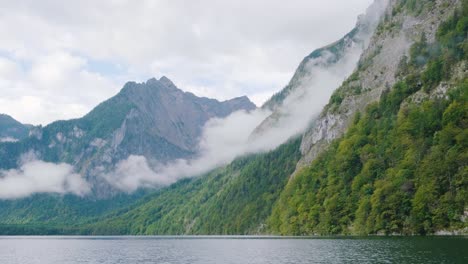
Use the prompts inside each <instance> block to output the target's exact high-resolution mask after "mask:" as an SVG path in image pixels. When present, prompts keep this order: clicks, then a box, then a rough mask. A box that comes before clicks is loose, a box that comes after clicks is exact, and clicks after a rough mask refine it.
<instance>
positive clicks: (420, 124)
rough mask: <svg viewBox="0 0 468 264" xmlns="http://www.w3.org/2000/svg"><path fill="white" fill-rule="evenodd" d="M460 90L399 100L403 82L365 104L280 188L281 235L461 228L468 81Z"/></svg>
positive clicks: (276, 218)
mask: <svg viewBox="0 0 468 264" xmlns="http://www.w3.org/2000/svg"><path fill="white" fill-rule="evenodd" d="M456 91H457V92H458V93H460V94H459V95H458V96H456V97H453V98H452V99H447V100H430V101H426V102H424V103H422V104H421V105H416V104H409V105H406V106H404V107H400V105H401V102H402V100H403V99H405V98H406V97H407V96H408V95H409V94H411V89H409V88H407V86H406V85H404V83H400V84H398V85H397V86H396V87H395V88H394V89H393V90H392V91H391V92H389V93H387V94H385V95H383V98H382V100H381V102H380V103H379V104H374V105H371V106H369V108H368V109H367V111H366V113H365V114H364V115H363V116H362V117H358V118H357V121H356V122H355V123H354V124H353V125H352V126H351V127H350V129H349V131H348V133H347V134H346V135H345V136H344V137H343V138H342V139H340V140H338V141H336V142H334V143H333V144H332V145H331V146H330V148H329V149H328V150H327V151H326V152H325V153H324V154H323V155H321V156H320V157H319V158H318V159H317V160H315V161H314V162H313V163H312V164H311V166H309V167H306V168H304V169H303V170H302V171H300V172H299V173H298V174H297V175H296V176H295V178H294V179H292V180H291V181H290V182H289V184H288V185H287V186H286V188H285V190H284V191H283V193H282V194H281V198H280V199H279V201H278V203H277V204H276V206H275V207H274V210H273V214H272V216H271V217H270V220H269V224H270V228H271V231H272V232H274V233H279V234H293V235H305V234H368V233H385V234H391V233H405V234H410V233H419V234H426V233H432V232H434V231H436V230H441V229H449V228H462V227H464V225H466V224H464V223H463V222H461V220H460V216H461V215H463V212H464V208H465V206H466V203H467V201H468V199H467V198H468V197H467V188H468V178H467V177H466V171H467V169H466V165H467V164H468V155H467V152H466V149H467V145H468V144H467V142H468V140H467V139H468V136H467V131H468V130H467V128H468V127H467V126H468V101H467V100H466V96H467V95H466V93H467V92H468V82H465V83H463V84H461V85H460V86H459V87H458V88H457V90H456Z"/></svg>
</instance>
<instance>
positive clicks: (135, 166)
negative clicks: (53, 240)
mask: <svg viewBox="0 0 468 264" xmlns="http://www.w3.org/2000/svg"><path fill="white" fill-rule="evenodd" d="M361 52H362V47H360V46H358V45H356V46H351V47H349V48H348V49H347V52H346V55H345V56H343V57H342V58H341V59H339V62H338V63H336V64H332V65H330V66H324V63H321V62H320V61H317V60H323V58H322V57H320V58H317V59H314V60H310V61H309V62H308V64H307V65H306V72H307V74H306V75H305V76H304V77H302V78H301V80H300V81H299V84H298V85H297V86H296V87H295V88H294V90H293V91H292V92H291V93H290V94H289V95H288V96H287V98H286V99H285V100H284V101H283V104H281V106H280V107H279V108H278V109H276V110H275V111H274V112H271V111H270V110H266V109H262V108H259V109H257V110H254V111H251V112H245V111H239V112H235V113H233V114H231V115H230V116H228V117H226V118H224V119H219V118H214V119H211V120H209V121H208V122H207V123H206V125H205V126H204V129H203V134H202V137H201V139H200V143H199V152H198V155H197V157H196V158H193V159H189V160H183V159H180V160H176V161H174V162H171V163H168V164H164V165H157V166H155V167H154V168H152V167H151V166H150V165H149V164H150V163H151V161H148V160H146V158H145V157H143V156H133V155H132V156H130V157H129V158H128V159H126V160H123V161H120V162H119V163H118V164H117V165H116V167H115V169H114V170H113V171H111V172H110V173H107V174H105V175H104V177H105V178H106V179H107V180H108V182H109V183H110V184H112V185H113V186H115V187H117V188H118V189H121V190H123V191H127V192H132V191H135V190H136V189H138V188H140V187H154V186H165V185H168V184H171V183H174V182H176V181H177V180H179V179H182V178H187V177H193V176H197V175H200V174H203V173H206V172H208V171H210V170H213V169H215V168H217V167H220V166H223V165H226V164H228V163H230V162H231V161H233V160H234V159H235V158H236V157H239V156H242V155H246V154H252V153H260V152H265V151H269V150H273V149H275V148H276V147H278V146H279V145H281V144H283V143H284V142H286V141H287V140H288V139H290V138H291V137H294V136H296V135H298V134H300V133H302V132H303V131H304V130H305V129H306V128H307V127H308V126H309V125H310V123H311V121H312V120H313V118H314V117H316V116H317V115H318V114H319V113H320V110H321V109H322V108H323V106H324V105H325V104H326V103H327V102H328V100H329V98H330V96H331V94H332V93H333V91H334V90H335V89H336V88H337V87H338V86H339V85H340V84H341V83H342V82H343V81H344V80H345V78H346V77H347V76H349V75H350V74H351V73H352V71H353V69H354V68H355V67H356V64H357V62H358V59H359V56H360V54H361ZM326 55H327V56H334V55H333V54H331V53H329V54H326Z"/></svg>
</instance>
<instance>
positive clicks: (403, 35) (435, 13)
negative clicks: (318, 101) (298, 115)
mask: <svg viewBox="0 0 468 264" xmlns="http://www.w3.org/2000/svg"><path fill="white" fill-rule="evenodd" d="M410 2H414V3H410ZM459 4H460V1H457V0H447V1H397V0H391V1H390V3H389V5H388V8H387V9H386V10H385V12H384V16H383V21H382V23H381V24H380V25H379V26H378V28H377V29H376V32H375V33H374V35H373V36H372V38H371V39H370V43H369V46H368V48H367V49H366V50H365V51H364V52H363V54H362V56H361V58H360V59H359V63H358V67H357V69H356V70H355V71H354V73H353V74H352V75H351V76H350V77H349V78H348V79H347V80H346V81H345V82H344V83H343V84H342V86H341V87H340V88H339V89H337V91H335V93H334V94H333V95H332V98H331V100H330V102H329V104H328V105H327V107H326V108H325V109H324V110H323V111H322V113H321V114H320V117H319V118H318V119H317V120H315V121H314V124H313V125H312V126H311V129H309V130H308V131H307V132H306V133H305V134H304V136H303V140H302V145H301V152H302V154H303V158H302V159H301V161H300V162H299V164H298V167H299V168H300V167H302V166H304V165H306V164H310V163H311V162H312V161H313V160H314V159H315V158H316V157H317V155H318V154H320V153H321V152H322V151H323V150H324V149H326V147H327V146H328V145H329V144H330V142H331V141H332V140H334V139H336V138H338V137H340V136H341V135H343V133H344V132H345V131H346V129H347V128H348V127H349V125H350V123H351V121H352V118H353V117H354V115H355V114H356V113H357V112H362V111H363V110H364V109H365V107H366V106H367V105H369V104H370V103H372V102H375V101H378V100H379V98H380V96H381V94H382V92H383V91H384V90H386V89H389V88H390V87H392V86H393V85H394V84H395V82H396V81H397V78H398V74H397V73H398V72H397V71H398V69H399V64H400V62H401V61H402V58H403V57H404V56H408V55H409V49H410V47H411V45H412V44H413V43H414V42H415V41H417V40H419V39H420V38H421V36H422V34H425V35H426V37H427V40H428V42H433V41H434V39H435V33H436V30H437V28H438V26H439V24H440V23H441V21H445V20H446V19H447V18H448V17H449V16H451V15H452V14H453V11H454V10H455V8H456V7H457V6H459ZM409 5H411V8H410V7H408V6H409Z"/></svg>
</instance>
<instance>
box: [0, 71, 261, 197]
mask: <svg viewBox="0 0 468 264" xmlns="http://www.w3.org/2000/svg"><path fill="white" fill-rule="evenodd" d="M255 108H256V106H255V105H254V104H253V103H252V102H250V100H249V99H248V98H247V97H239V98H234V99H231V100H228V101H224V102H219V101H217V100H214V99H208V98H204V97H197V96H195V95H194V94H192V93H189V92H183V91H182V90H180V89H178V88H177V87H176V86H175V85H174V84H173V83H172V82H171V81H170V80H169V79H168V78H166V77H162V78H161V79H160V80H156V79H154V78H153V79H150V80H148V81H147V82H144V83H135V82H128V83H126V84H125V85H124V87H123V88H122V90H121V91H120V92H119V93H118V94H117V95H115V96H114V97H112V98H110V99H108V100H106V101H105V102H103V103H101V104H99V105H98V106H97V107H95V108H94V109H93V110H92V111H91V112H89V113H88V114H86V115H85V116H84V117H82V118H78V119H73V120H66V121H56V122H53V123H51V124H50V125H47V126H45V127H34V128H33V129H32V130H31V132H30V136H29V137H28V138H25V139H23V140H21V141H19V142H15V143H9V144H0V168H2V169H11V168H16V167H17V165H18V163H19V160H20V159H21V157H22V155H25V153H33V154H34V156H36V158H37V159H41V160H44V161H46V162H54V163H58V162H65V163H68V164H71V165H73V167H74V168H75V170H76V171H77V172H79V173H80V174H81V175H85V176H86V178H87V180H88V181H89V182H91V183H92V186H93V191H94V193H95V195H97V196H98V197H107V196H109V195H112V194H113V193H114V191H113V190H112V187H111V186H110V185H109V183H108V182H107V180H106V179H104V178H103V177H100V174H101V171H102V170H103V169H104V170H106V169H111V168H112V167H113V166H114V165H115V164H116V163H117V162H119V161H121V160H124V159H126V158H128V157H129V156H130V155H140V156H143V157H145V158H146V159H147V160H148V161H149V162H158V163H166V162H168V161H171V160H175V159H179V158H187V157H190V156H192V155H194V154H195V153H196V152H197V143H198V140H199V137H200V136H201V133H202V129H203V126H204V124H205V123H206V121H208V120H209V119H210V118H213V117H219V118H222V117H226V116H227V115H229V114H230V113H232V112H235V111H239V110H244V111H250V110H253V109H255Z"/></svg>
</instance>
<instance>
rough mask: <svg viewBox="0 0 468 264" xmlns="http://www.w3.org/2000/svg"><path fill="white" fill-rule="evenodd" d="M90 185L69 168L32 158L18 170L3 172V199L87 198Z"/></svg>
mask: <svg viewBox="0 0 468 264" xmlns="http://www.w3.org/2000/svg"><path fill="white" fill-rule="evenodd" d="M89 190H90V186H89V184H88V183H87V182H86V181H85V180H84V179H83V178H82V177H81V175H79V174H77V173H75V172H73V167H72V166H71V165H69V164H65V163H59V164H54V163H50V162H44V161H41V160H37V159H34V158H33V159H30V158H28V159H27V161H23V164H22V165H21V166H20V168H18V169H11V170H0V199H16V198H23V197H27V196H30V195H32V194H35V193H58V194H65V193H72V194H75V195H80V196H82V195H85V194H86V193H87V192H89Z"/></svg>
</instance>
